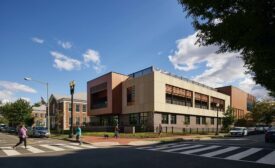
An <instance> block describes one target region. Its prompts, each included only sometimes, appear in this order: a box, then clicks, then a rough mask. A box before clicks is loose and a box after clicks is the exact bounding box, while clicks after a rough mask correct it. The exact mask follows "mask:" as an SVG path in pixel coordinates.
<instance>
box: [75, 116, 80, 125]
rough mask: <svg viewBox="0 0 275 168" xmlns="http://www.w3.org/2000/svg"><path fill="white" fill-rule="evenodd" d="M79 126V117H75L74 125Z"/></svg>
mask: <svg viewBox="0 0 275 168" xmlns="http://www.w3.org/2000/svg"><path fill="white" fill-rule="evenodd" d="M79 124H80V117H76V125H79Z"/></svg>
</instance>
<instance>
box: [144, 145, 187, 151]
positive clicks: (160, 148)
mask: <svg viewBox="0 0 275 168" xmlns="http://www.w3.org/2000/svg"><path fill="white" fill-rule="evenodd" d="M186 145H189V144H180V145H173V146H164V147H159V148H151V149H148V150H162V149H167V148H176V147H182V146H186Z"/></svg>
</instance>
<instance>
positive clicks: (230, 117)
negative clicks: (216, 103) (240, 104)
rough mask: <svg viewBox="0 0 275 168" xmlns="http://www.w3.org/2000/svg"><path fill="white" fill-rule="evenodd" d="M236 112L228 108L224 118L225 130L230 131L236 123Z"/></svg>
mask: <svg viewBox="0 0 275 168" xmlns="http://www.w3.org/2000/svg"><path fill="white" fill-rule="evenodd" d="M233 112H234V110H233V108H232V107H230V106H228V107H227V110H226V111H225V112H224V118H223V119H222V125H223V128H224V129H229V127H230V125H232V124H233V123H234V121H235V117H234V113H233Z"/></svg>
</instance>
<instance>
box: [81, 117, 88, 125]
mask: <svg viewBox="0 0 275 168" xmlns="http://www.w3.org/2000/svg"><path fill="white" fill-rule="evenodd" d="M86 123H87V118H86V116H84V117H83V122H82V124H83V125H86Z"/></svg>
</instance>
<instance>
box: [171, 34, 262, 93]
mask: <svg viewBox="0 0 275 168" xmlns="http://www.w3.org/2000/svg"><path fill="white" fill-rule="evenodd" d="M196 35H197V33H194V34H192V35H190V36H188V37H186V38H183V39H180V40H178V41H177V50H176V51H174V52H173V53H172V54H171V55H169V56H168V58H169V61H170V62H171V63H172V64H173V66H174V68H175V69H178V70H180V71H190V72H192V70H196V69H198V68H200V66H202V65H205V66H206V68H205V69H204V70H203V72H202V73H200V74H199V75H196V76H194V77H193V80H195V81H197V82H200V83H203V84H206V85H208V86H212V87H220V86H225V85H230V84H233V83H238V84H239V87H240V88H241V89H244V90H246V91H249V92H250V93H252V94H255V96H257V97H264V96H266V95H267V91H266V90H265V89H264V88H263V87H261V86H259V85H255V83H252V82H253V81H252V78H251V76H248V75H246V74H245V71H246V68H244V67H243V65H244V63H243V60H242V59H241V58H240V57H239V56H240V54H239V53H220V54H216V51H217V50H218V47H217V46H214V45H211V46H199V45H195V43H196V40H197V38H196ZM240 81H241V82H240ZM239 82H240V83H239Z"/></svg>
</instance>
